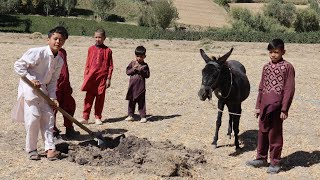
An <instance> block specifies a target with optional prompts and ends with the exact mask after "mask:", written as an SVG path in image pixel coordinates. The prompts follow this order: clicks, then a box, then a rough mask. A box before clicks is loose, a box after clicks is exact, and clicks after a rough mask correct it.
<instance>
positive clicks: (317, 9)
mask: <svg viewBox="0 0 320 180" xmlns="http://www.w3.org/2000/svg"><path fill="white" fill-rule="evenodd" d="M308 1H309V7H310V8H311V9H313V10H314V11H315V12H316V13H317V14H318V15H320V7H319V3H318V1H317V0H308Z"/></svg>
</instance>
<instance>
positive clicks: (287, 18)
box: [263, 0, 296, 27]
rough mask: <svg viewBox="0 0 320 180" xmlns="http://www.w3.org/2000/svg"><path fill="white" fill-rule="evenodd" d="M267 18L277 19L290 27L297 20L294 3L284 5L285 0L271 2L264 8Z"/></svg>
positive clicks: (272, 0)
mask: <svg viewBox="0 0 320 180" xmlns="http://www.w3.org/2000/svg"><path fill="white" fill-rule="evenodd" d="M263 12H264V14H265V15H266V16H269V17H272V18H274V19H277V20H278V21H279V22H280V23H281V24H282V25H284V26H286V27H290V26H291V25H292V23H293V22H294V20H295V16H296V7H295V6H294V4H293V3H286V4H284V3H283V0H271V1H270V2H269V3H267V4H266V5H265V6H264V10H263Z"/></svg>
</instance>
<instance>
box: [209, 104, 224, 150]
mask: <svg viewBox="0 0 320 180" xmlns="http://www.w3.org/2000/svg"><path fill="white" fill-rule="evenodd" d="M223 108H224V103H223V102H222V101H220V100H218V109H220V110H221V111H218V117H217V121H216V132H215V134H214V137H213V142H212V145H213V147H214V148H217V141H218V137H219V135H218V134H219V129H220V126H221V118H222V111H223Z"/></svg>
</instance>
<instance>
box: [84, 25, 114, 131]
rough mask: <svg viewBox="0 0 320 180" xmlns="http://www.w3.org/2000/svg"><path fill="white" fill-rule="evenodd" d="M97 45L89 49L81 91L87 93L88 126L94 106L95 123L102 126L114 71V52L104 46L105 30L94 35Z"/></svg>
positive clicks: (99, 30)
mask: <svg viewBox="0 0 320 180" xmlns="http://www.w3.org/2000/svg"><path fill="white" fill-rule="evenodd" d="M94 38H95V40H96V44H95V45H93V46H91V47H89V50H88V57H87V62H86V66H85V70H84V82H83V84H82V87H81V90H82V91H86V96H85V99H84V110H83V120H82V121H81V123H83V124H88V121H89V115H90V111H91V108H92V105H93V101H94V99H95V104H94V110H95V112H94V115H95V123H96V124H98V125H100V124H102V121H101V118H102V110H103V106H104V100H105V92H106V89H107V88H109V87H110V84H111V76H112V71H113V60H112V51H111V49H110V48H109V47H107V46H106V45H104V41H105V39H106V33H105V31H104V30H103V29H97V30H96V32H95V33H94Z"/></svg>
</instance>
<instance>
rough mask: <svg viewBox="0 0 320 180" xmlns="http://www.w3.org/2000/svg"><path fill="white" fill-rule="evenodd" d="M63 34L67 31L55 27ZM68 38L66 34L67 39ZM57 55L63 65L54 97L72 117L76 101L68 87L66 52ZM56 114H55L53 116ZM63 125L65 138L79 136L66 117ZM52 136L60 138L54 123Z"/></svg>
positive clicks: (61, 50) (62, 51)
mask: <svg viewBox="0 0 320 180" xmlns="http://www.w3.org/2000/svg"><path fill="white" fill-rule="evenodd" d="M57 28H60V29H62V30H64V31H65V32H67V30H66V29H65V28H64V27H57ZM67 38H68V33H67V37H66V39H67ZM59 55H60V56H61V57H62V59H63V61H64V63H63V66H62V69H61V74H60V77H59V79H58V82H57V90H56V95H57V100H58V102H59V105H60V107H61V108H62V109H63V110H65V111H66V112H67V113H68V114H70V115H71V116H73V115H74V112H75V110H76V101H75V100H74V98H73V97H72V87H71V85H70V80H69V69H68V63H67V52H66V50H64V49H63V48H61V49H60V50H59ZM56 114H57V112H55V115H56ZM63 121H64V123H63V125H64V126H65V127H66V137H67V138H75V137H76V136H78V135H79V134H80V132H79V131H75V130H74V127H73V123H72V121H70V120H69V119H68V118H67V117H65V116H63ZM53 135H54V137H56V138H59V137H60V130H59V129H58V128H57V126H56V121H55V124H54V128H53Z"/></svg>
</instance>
